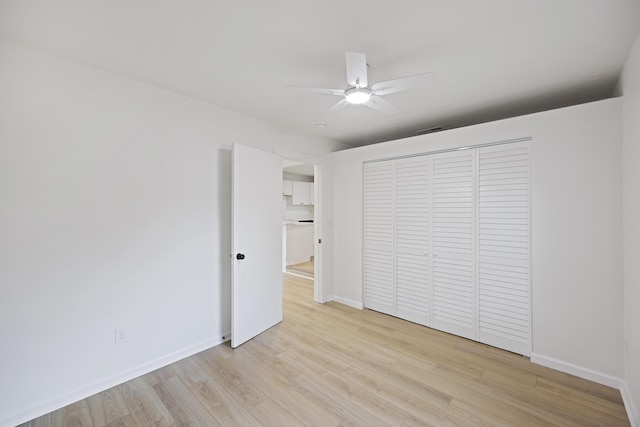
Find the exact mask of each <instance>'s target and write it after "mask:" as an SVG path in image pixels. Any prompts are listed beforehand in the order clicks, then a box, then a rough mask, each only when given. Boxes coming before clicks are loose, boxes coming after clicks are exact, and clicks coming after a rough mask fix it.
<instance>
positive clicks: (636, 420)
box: [620, 381, 640, 427]
mask: <svg viewBox="0 0 640 427" xmlns="http://www.w3.org/2000/svg"><path fill="white" fill-rule="evenodd" d="M620 394H621V395H622V401H623V402H624V407H625V409H626V410H627V416H628V417H629V422H630V423H631V427H640V412H638V408H637V407H636V405H635V404H634V403H633V400H632V399H631V393H629V389H628V387H627V382H626V381H625V382H624V385H623V386H622V388H621V389H620Z"/></svg>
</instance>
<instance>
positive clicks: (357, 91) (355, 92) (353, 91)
mask: <svg viewBox="0 0 640 427" xmlns="http://www.w3.org/2000/svg"><path fill="white" fill-rule="evenodd" d="M344 98H345V99H346V100H347V102H348V103H349V104H364V103H365V102H367V101H368V100H369V99H371V89H368V88H366V87H352V88H349V89H347V90H346V91H345V92H344Z"/></svg>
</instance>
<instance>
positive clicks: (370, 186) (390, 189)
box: [363, 160, 396, 316]
mask: <svg viewBox="0 0 640 427" xmlns="http://www.w3.org/2000/svg"><path fill="white" fill-rule="evenodd" d="M363 178H364V179H363V181H364V273H363V274H364V305H365V307H367V308H370V309H372V310H376V311H380V312H382V313H386V314H391V315H394V316H395V314H396V297H395V284H394V277H395V260H394V222H395V221H394V194H395V191H394V162H393V161H392V160H387V161H380V162H372V163H365V164H364V177H363Z"/></svg>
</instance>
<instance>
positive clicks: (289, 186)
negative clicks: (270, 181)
mask: <svg viewBox="0 0 640 427" xmlns="http://www.w3.org/2000/svg"><path fill="white" fill-rule="evenodd" d="M282 195H283V196H292V195H293V181H291V180H289V179H285V180H283V181H282Z"/></svg>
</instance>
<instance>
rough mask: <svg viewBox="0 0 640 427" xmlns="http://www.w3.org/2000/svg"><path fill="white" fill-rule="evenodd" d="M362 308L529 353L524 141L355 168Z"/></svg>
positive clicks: (526, 148) (526, 144) (526, 145)
mask: <svg viewBox="0 0 640 427" xmlns="http://www.w3.org/2000/svg"><path fill="white" fill-rule="evenodd" d="M363 182H364V209H363V212H364V263H363V268H364V271H363V278H364V305H365V307H366V308H370V309H372V310H376V311H380V312H383V313H386V314H390V315H393V316H397V317H400V318H403V319H406V320H410V321H412V322H416V323H419V324H422V325H425V326H429V327H432V328H435V329H439V330H442V331H446V332H449V333H453V334H456V335H459V336H462V337H465V338H469V339H472V340H477V341H480V342H484V343H487V344H490V345H493V346H496V347H500V348H504V349H506V350H510V351H513V352H517V353H520V354H525V355H528V354H529V353H530V351H531V310H530V288H531V287H530V273H529V272H530V259H529V253H530V251H529V242H530V229H529V218H530V213H529V206H530V204H529V195H530V191H529V141H528V140H525V141H519V142H511V143H501V144H495V145H487V146H482V147H477V148H469V149H463V150H453V151H448V152H439V153H433V154H424V155H416V156H412V157H406V158H399V159H385V160H379V161H372V162H366V163H365V164H364V180H363Z"/></svg>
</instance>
